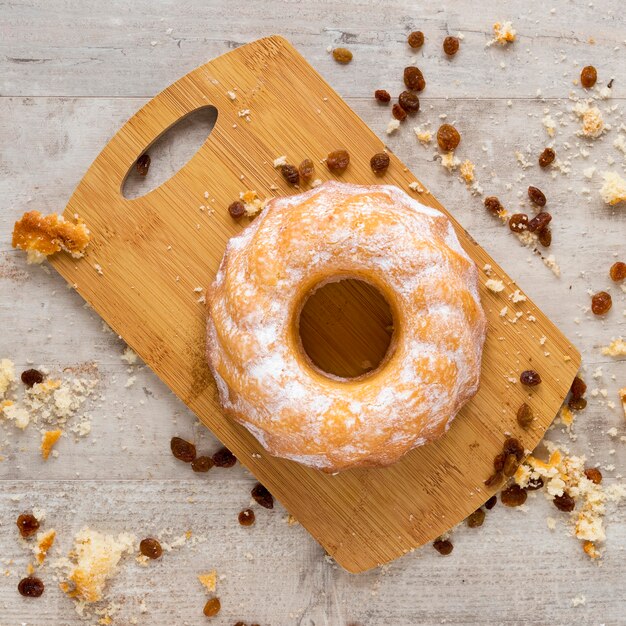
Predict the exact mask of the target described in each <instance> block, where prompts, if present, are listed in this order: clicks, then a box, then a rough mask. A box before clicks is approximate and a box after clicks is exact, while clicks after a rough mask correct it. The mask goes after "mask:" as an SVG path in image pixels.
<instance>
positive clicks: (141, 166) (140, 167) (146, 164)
mask: <svg viewBox="0 0 626 626" xmlns="http://www.w3.org/2000/svg"><path fill="white" fill-rule="evenodd" d="M135 169H136V170H137V173H138V174H139V175H140V176H145V175H146V174H147V173H148V170H149V169H150V155H149V154H142V155H141V156H140V157H139V158H138V159H137V163H135Z"/></svg>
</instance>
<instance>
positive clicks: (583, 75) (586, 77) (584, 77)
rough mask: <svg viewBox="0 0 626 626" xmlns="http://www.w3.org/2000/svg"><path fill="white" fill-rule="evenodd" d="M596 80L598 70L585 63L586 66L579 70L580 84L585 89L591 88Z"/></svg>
mask: <svg viewBox="0 0 626 626" xmlns="http://www.w3.org/2000/svg"><path fill="white" fill-rule="evenodd" d="M597 80H598V72H597V70H596V68H595V67H594V66H593V65H587V66H586V67H583V69H582V71H581V72H580V84H581V85H582V86H583V87H584V88H585V89H591V88H592V87H593V86H594V85H595V84H596V81H597Z"/></svg>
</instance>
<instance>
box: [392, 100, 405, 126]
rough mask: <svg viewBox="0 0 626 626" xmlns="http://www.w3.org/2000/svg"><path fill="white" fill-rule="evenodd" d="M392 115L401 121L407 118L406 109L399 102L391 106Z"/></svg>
mask: <svg viewBox="0 0 626 626" xmlns="http://www.w3.org/2000/svg"><path fill="white" fill-rule="evenodd" d="M391 115H393V116H394V117H395V118H396V119H397V120H400V121H401V122H404V120H405V119H406V111H405V110H404V109H403V108H402V107H401V106H400V105H399V104H394V105H393V106H392V107H391Z"/></svg>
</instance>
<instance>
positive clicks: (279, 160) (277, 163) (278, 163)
mask: <svg viewBox="0 0 626 626" xmlns="http://www.w3.org/2000/svg"><path fill="white" fill-rule="evenodd" d="M283 165H287V157H286V156H285V155H284V154H283V155H282V156H279V157H276V158H275V159H274V167H275V168H278V167H282V166H283Z"/></svg>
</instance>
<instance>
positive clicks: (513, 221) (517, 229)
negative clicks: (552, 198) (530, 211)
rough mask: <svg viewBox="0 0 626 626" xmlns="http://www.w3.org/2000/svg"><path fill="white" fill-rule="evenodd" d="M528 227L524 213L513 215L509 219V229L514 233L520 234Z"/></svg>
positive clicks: (526, 216)
mask: <svg viewBox="0 0 626 626" xmlns="http://www.w3.org/2000/svg"><path fill="white" fill-rule="evenodd" d="M527 227H528V215H526V213H513V215H511V217H510V218H509V228H510V229H511V230H512V231H513V232H514V233H521V232H522V231H523V230H526V228H527Z"/></svg>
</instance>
